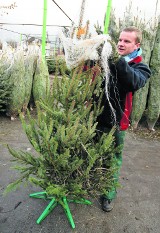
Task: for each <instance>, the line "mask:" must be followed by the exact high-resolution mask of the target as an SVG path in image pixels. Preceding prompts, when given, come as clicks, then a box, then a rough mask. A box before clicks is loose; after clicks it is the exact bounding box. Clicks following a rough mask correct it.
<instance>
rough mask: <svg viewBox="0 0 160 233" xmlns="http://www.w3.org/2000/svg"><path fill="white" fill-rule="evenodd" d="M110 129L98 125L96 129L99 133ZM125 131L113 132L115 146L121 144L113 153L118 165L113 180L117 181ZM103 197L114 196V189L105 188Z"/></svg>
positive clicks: (112, 197)
mask: <svg viewBox="0 0 160 233" xmlns="http://www.w3.org/2000/svg"><path fill="white" fill-rule="evenodd" d="M110 130H111V129H109V128H105V127H98V131H99V132H101V133H103V132H104V133H109V131H110ZM125 132H126V131H120V130H116V131H115V133H114V137H115V147H117V146H121V147H120V150H119V152H118V153H115V161H116V166H117V167H118V171H117V172H116V173H115V174H114V181H115V182H116V183H117V182H118V180H119V174H120V169H121V166H122V153H123V147H124V140H125ZM105 197H106V198H107V199H109V200H112V199H114V198H115V197H116V189H115V188H114V187H112V188H111V189H110V190H107V195H105Z"/></svg>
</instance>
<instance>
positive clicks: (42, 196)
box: [29, 192, 92, 229]
mask: <svg viewBox="0 0 160 233" xmlns="http://www.w3.org/2000/svg"><path fill="white" fill-rule="evenodd" d="M29 196H30V197H33V198H39V199H44V200H51V201H50V202H49V204H48V205H47V207H46V208H45V210H44V211H43V213H42V214H41V215H40V216H39V218H38V219H37V221H36V222H37V224H40V223H41V222H42V221H43V220H44V219H45V218H46V217H47V216H48V215H49V214H50V213H51V211H52V210H53V209H54V208H55V207H56V206H57V205H58V204H60V205H61V206H62V207H63V209H64V211H65V214H66V216H67V218H68V221H69V223H70V224H71V227H72V228H73V229H74V228H75V223H74V221H73V217H72V214H71V211H70V208H69V205H68V202H74V203H79V204H86V205H91V204H92V203H91V202H90V201H88V200H86V199H84V198H81V199H79V200H74V199H67V198H66V197H62V199H61V200H57V199H56V198H54V197H50V196H47V193H46V192H37V193H32V194H30V195H29Z"/></svg>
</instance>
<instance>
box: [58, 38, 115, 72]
mask: <svg viewBox="0 0 160 233" xmlns="http://www.w3.org/2000/svg"><path fill="white" fill-rule="evenodd" d="M61 39H62V42H63V46H64V50H65V59H66V64H67V66H68V68H69V69H72V68H75V67H76V66H78V65H79V64H80V63H82V62H84V61H87V60H100V55H99V54H98V48H99V47H100V46H102V45H103V44H104V45H103V48H105V53H106V59H107V58H108V57H109V56H110V54H111V52H112V46H111V45H110V43H109V42H108V41H109V40H110V37H109V35H97V36H95V37H93V38H91V39H85V40H78V39H75V38H74V39H72V38H68V37H65V36H64V34H62V35H61ZM103 53H104V51H103Z"/></svg>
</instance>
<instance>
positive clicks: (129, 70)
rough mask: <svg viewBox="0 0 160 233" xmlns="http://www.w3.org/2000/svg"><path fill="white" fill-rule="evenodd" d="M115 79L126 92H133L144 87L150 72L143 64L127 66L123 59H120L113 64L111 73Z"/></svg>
mask: <svg viewBox="0 0 160 233" xmlns="http://www.w3.org/2000/svg"><path fill="white" fill-rule="evenodd" d="M112 72H113V75H115V76H116V77H117V80H118V82H119V83H120V85H121V86H123V88H124V89H126V91H127V92H134V91H137V90H138V89H140V88H141V87H144V85H145V84H146V82H147V80H148V79H149V78H150V76H151V70H150V69H149V67H148V66H147V65H146V64H144V63H142V62H141V63H132V64H128V63H127V62H126V61H125V60H124V58H120V59H119V60H118V61H117V63H116V64H115V70H114V71H113V67H112V68H111V73H112Z"/></svg>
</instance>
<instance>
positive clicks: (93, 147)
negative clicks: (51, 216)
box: [6, 64, 117, 226]
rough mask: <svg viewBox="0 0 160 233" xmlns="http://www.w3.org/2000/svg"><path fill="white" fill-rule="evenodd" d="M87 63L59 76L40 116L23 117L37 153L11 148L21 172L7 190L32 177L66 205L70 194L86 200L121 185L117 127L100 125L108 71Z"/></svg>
mask: <svg viewBox="0 0 160 233" xmlns="http://www.w3.org/2000/svg"><path fill="white" fill-rule="evenodd" d="M87 67H90V65H89V64H87ZM83 68H84V65H83V64H82V65H80V66H78V67H76V68H74V69H72V70H71V72H70V73H69V75H66V74H64V75H63V76H58V75H55V77H54V79H53V83H52V89H51V91H50V92H48V93H47V97H46V98H45V99H42V100H40V101H37V103H36V109H37V114H36V117H35V116H32V115H31V114H30V112H29V111H28V114H27V116H28V117H27V119H26V120H25V119H24V118H23V117H21V121H22V125H23V127H24V130H25V133H26V135H27V137H28V139H29V141H30V143H31V144H32V146H33V147H34V149H35V151H36V152H37V153H36V154H31V153H29V152H24V151H17V150H15V149H13V148H11V147H8V148H9V151H10V153H11V154H12V155H13V157H14V161H15V162H16V163H17V162H18V163H19V164H20V165H19V166H17V165H16V167H15V168H16V169H18V170H19V171H20V173H21V176H20V178H19V179H18V180H16V181H15V182H14V183H11V184H9V185H8V187H7V189H6V191H10V190H12V189H14V188H15V187H17V185H19V184H21V183H22V181H29V182H31V183H33V184H35V185H37V186H39V187H40V188H41V189H42V190H43V191H44V195H45V197H46V198H47V197H54V200H56V201H57V202H58V203H60V204H62V205H63V203H62V200H64V197H65V198H72V199H76V200H81V199H82V198H86V197H88V196H94V197H95V196H98V195H101V194H106V193H107V190H108V189H109V188H111V187H115V186H117V183H116V182H115V181H114V177H113V175H114V173H115V172H116V170H117V167H116V163H115V161H114V153H115V149H114V140H113V133H114V129H113V130H111V132H110V133H109V134H104V133H103V134H102V133H98V132H97V129H96V126H97V122H96V119H97V116H98V115H99V114H100V113H101V111H102V108H101V97H102V94H103V93H102V92H103V90H102V89H101V83H102V79H103V75H102V73H101V72H98V73H97V70H98V69H99V67H98V65H95V66H94V67H93V68H88V69H87V70H86V71H84V69H83ZM93 77H94V78H93ZM97 99H98V101H97ZM43 197H44V196H43ZM43 197H40V198H43ZM47 211H48V210H47ZM43 218H44V217H43ZM72 226H73V225H72Z"/></svg>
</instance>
